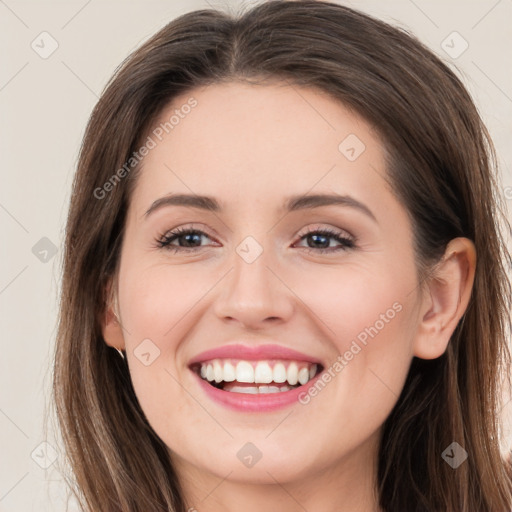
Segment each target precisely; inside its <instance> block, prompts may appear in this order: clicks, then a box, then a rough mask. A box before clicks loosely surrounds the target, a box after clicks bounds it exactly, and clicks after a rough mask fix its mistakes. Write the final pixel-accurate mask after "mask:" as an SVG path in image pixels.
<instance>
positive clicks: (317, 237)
mask: <svg viewBox="0 0 512 512" xmlns="http://www.w3.org/2000/svg"><path fill="white" fill-rule="evenodd" d="M310 237H311V238H312V239H313V240H314V241H315V243H316V242H317V241H318V239H319V238H320V239H323V240H324V242H327V247H328V246H329V240H328V237H327V236H325V235H310ZM321 245H322V246H325V243H321Z"/></svg>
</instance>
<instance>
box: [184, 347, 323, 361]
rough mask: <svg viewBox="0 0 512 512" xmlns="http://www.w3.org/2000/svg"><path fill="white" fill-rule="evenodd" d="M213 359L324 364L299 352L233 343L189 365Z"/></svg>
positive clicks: (203, 354) (284, 348) (206, 354)
mask: <svg viewBox="0 0 512 512" xmlns="http://www.w3.org/2000/svg"><path fill="white" fill-rule="evenodd" d="M211 359H243V360H246V361H258V360H265V359H288V360H293V361H306V362H310V363H317V364H322V362H321V361H320V359H318V358H316V357H313V356H310V355H308V354H304V353H302V352H299V351H297V350H294V349H291V348H288V347H285V346H283V345H276V344H271V343H267V344H264V345H254V344H251V345H246V344H243V343H232V344H228V345H223V346H221V347H217V348H212V349H210V350H206V351H204V352H201V353H200V354H197V355H196V356H195V357H193V358H192V359H191V360H190V363H189V365H193V364H196V363H201V362H203V361H209V360H211Z"/></svg>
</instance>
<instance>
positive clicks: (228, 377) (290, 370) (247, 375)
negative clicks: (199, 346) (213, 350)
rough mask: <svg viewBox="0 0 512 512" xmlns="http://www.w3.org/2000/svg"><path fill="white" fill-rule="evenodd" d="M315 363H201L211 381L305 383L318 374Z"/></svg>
mask: <svg viewBox="0 0 512 512" xmlns="http://www.w3.org/2000/svg"><path fill="white" fill-rule="evenodd" d="M316 371H317V365H316V364H314V363H306V362H295V361H233V360H228V361H226V360H220V359H214V360H213V361H208V362H203V363H201V369H200V374H201V377H202V378H203V379H207V380H209V381H210V382H213V381H215V382H217V383H218V382H233V381H235V380H236V381H238V382H247V383H255V384H269V383H270V382H277V383H283V382H288V384H290V385H292V386H294V385H296V384H297V383H299V384H301V385H304V384H306V383H307V382H308V381H309V380H310V379H312V378H313V377H314V376H315V375H316Z"/></svg>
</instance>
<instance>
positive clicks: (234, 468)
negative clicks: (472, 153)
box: [118, 83, 421, 483]
mask: <svg viewBox="0 0 512 512" xmlns="http://www.w3.org/2000/svg"><path fill="white" fill-rule="evenodd" d="M192 98H193V99H192ZM194 100H195V101H194ZM185 105H189V106H190V105H193V107H191V108H188V107H184V106H185ZM176 110H177V111H178V112H176ZM173 115H174V118H173V119H172V121H169V120H170V119H171V117H172V116H173ZM160 122H161V123H165V122H168V124H167V125H166V127H165V129H164V128H163V127H162V125H160ZM166 131H167V132H168V133H166ZM149 135H150V138H151V141H149V140H147V141H146V142H147V147H148V148H149V149H148V153H147V155H146V156H145V158H144V161H143V167H142V172H141V175H140V178H139V181H138V182H137V184H136V188H135V191H134V195H133V197H132V198H131V203H130V207H129V211H128V215H127V223H126V231H125V237H124V240H123V246H122V252H121V261H120V267H119V274H118V282H119V285H118V303H119V319H120V323H121V325H122V326H123V333H122V334H123V343H124V348H125V349H126V354H127V359H128V363H129V369H130V373H131V377H132V380H133V385H134V389H135V392H136V394H137V397H138V400H139V401H140V405H141V407H142V409H143V411H144V413H145V414H146V416H147V419H148V421H149V423H150V424H151V426H152V427H153V429H154V430H155V432H156V433H157V434H158V436H159V437H160V438H161V439H162V440H163V441H164V443H165V444H166V445H167V446H168V447H169V450H170V453H171V457H172V460H173V462H174V463H175V464H176V466H177V467H181V468H182V469H183V470H185V469H187V468H188V470H190V471H195V474H196V475H199V474H203V475H204V474H210V475H212V474H213V475H215V477H216V481H218V478H225V477H226V475H228V474H229V475H230V476H229V479H232V480H238V481H246V482H249V481H251V482H258V483H275V481H276V480H277V481H278V482H281V483H285V482H289V481H293V480H298V479H300V478H306V476H308V477H311V475H315V474H317V475H319V474H320V473H321V472H322V471H324V470H326V469H330V470H332V471H339V472H342V471H346V469H347V468H351V470H352V471H354V474H357V473H358V471H363V470H362V469H361V468H362V467H363V466H364V467H365V468H366V469H367V467H368V464H369V463H370V460H371V457H372V454H374V453H375V450H376V446H377V440H378V436H379V429H380V427H381V425H382V424H383V422H384V421H385V419H386V417H387V416H388V414H389V413H390V411H391V409H392V408H393V406H394V404H395V403H396V401H397V398H398V395H399V394H400V391H401V389H402V387H403V384H404V381H405V377H406V374H407V371H408V368H409V365H410V362H411V359H412V356H413V355H414V340H415V336H416V334H417V326H418V322H419V318H420V316H421V314H420V313H421V302H420V293H419V288H418V278H417V273H416V267H415V260H414V254H413V233H412V230H411V225H410V222H409V219H408V216H407V213H406V211H405V209H404V207H403V206H402V205H401V204H400V203H399V202H398V200H397V199H396V198H395V197H394V195H393V194H392V193H391V191H390V189H389V185H388V184H387V182H386V179H385V175H386V166H385V152H384V148H383V146H382V143H381V141H380V140H379V138H378V136H377V135H376V133H374V131H372V129H371V127H370V126H369V125H368V124H367V123H366V122H364V121H363V120H362V119H361V118H360V117H358V116H357V115H355V114H353V113H351V112H350V111H349V110H347V109H346V108H344V107H343V106H342V105H341V104H340V103H338V102H336V101H334V100H333V99H331V98H330V97H328V96H326V95H324V94H321V93H320V92H318V91H316V90H313V89H308V88H301V87H296V86H294V87H291V86H289V85H281V84H275V85H265V86H256V85H247V84H240V83H229V84H222V85H213V86H209V87H206V88H201V89H195V90H193V91H192V92H190V93H188V94H184V95H182V96H181V97H179V98H176V99H175V101H173V104H172V106H171V107H169V108H168V109H166V110H165V111H164V112H163V113H162V115H161V119H160V120H159V122H158V123H157V125H155V130H153V132H152V133H150V134H149ZM181 195H186V196H188V198H189V199H187V200H186V201H178V202H176V203H175V204H173V203H172V201H171V200H167V199H169V198H171V199H172V198H173V197H174V198H177V197H178V196H181ZM202 196H207V197H208V198H209V199H208V200H200V197H202ZM165 198H167V199H165ZM333 199H336V202H335V201H334V200H333ZM186 203H188V204H186ZM176 230H179V231H181V234H180V233H177V234H176V233H175V231H176ZM188 230H193V232H192V233H188V234H187V232H188ZM326 230H327V231H328V233H326ZM174 235H176V236H174ZM166 242H167V244H168V245H166V246H162V244H164V243H166ZM212 351H213V352H212ZM314 364H316V367H315V366H314ZM315 368H316V374H315ZM319 370H322V371H321V372H320V373H318V372H319ZM201 375H203V377H201ZM311 377H312V379H311V380H309V381H308V382H306V381H307V379H310V378H311ZM208 379H210V380H213V384H215V386H214V385H212V384H210V383H208ZM215 379H217V380H219V381H220V382H218V383H216V382H215ZM233 379H234V380H233ZM298 379H299V382H298V385H299V387H297V380H298ZM269 380H271V381H272V382H269ZM256 381H257V382H256ZM283 381H284V382H283ZM301 382H302V383H305V384H301ZM362 461H364V463H363V462H362Z"/></svg>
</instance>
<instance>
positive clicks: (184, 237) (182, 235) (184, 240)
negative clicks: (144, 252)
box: [156, 228, 355, 253]
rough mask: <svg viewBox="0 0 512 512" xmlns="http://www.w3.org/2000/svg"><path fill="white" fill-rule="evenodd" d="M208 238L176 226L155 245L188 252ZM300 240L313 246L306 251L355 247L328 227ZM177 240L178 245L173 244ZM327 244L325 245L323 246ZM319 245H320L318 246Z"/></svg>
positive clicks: (348, 239)
mask: <svg viewBox="0 0 512 512" xmlns="http://www.w3.org/2000/svg"><path fill="white" fill-rule="evenodd" d="M203 237H205V238H210V237H209V236H208V235H207V234H206V233H204V232H203V231H200V230H197V229H182V228H178V229H175V230H174V231H169V232H168V233H166V234H165V235H163V236H162V237H161V238H159V239H157V241H156V242H157V245H158V247H160V248H165V249H167V250H171V251H173V252H190V251H195V250H196V249H199V248H201V239H202V238H203ZM329 239H331V240H335V241H336V242H338V244H339V245H338V246H335V247H331V246H330V243H331V240H329ZM300 240H301V241H302V240H306V241H307V242H308V244H309V242H312V243H313V246H312V247H311V246H309V247H302V248H303V249H305V250H306V251H314V252H320V253H323V252H334V251H340V250H347V249H352V248H354V247H355V243H354V239H353V238H352V237H350V236H345V234H344V233H343V232H337V231H333V230H330V229H317V230H313V231H309V232H308V233H305V234H304V235H302V236H301V237H300ZM175 241H177V242H178V245H176V244H174V242H175ZM325 244H327V247H324V246H325ZM319 245H320V247H319Z"/></svg>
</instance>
